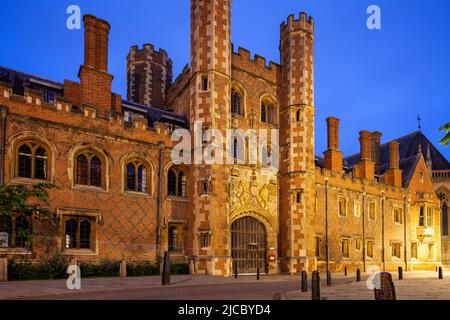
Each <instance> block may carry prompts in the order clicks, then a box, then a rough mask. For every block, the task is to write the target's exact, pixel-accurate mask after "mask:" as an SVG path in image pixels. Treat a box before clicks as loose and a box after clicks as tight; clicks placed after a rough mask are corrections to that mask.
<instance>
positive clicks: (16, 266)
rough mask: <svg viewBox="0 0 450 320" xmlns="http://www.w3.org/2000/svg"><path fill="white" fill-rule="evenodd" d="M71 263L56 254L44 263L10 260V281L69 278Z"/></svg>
mask: <svg viewBox="0 0 450 320" xmlns="http://www.w3.org/2000/svg"><path fill="white" fill-rule="evenodd" d="M68 266H69V262H68V261H67V259H65V258H64V257H63V256H62V255H60V254H56V255H55V256H53V257H52V258H51V259H49V260H47V261H44V262H43V263H31V262H27V261H18V262H17V261H14V260H8V279H9V281H23V280H47V279H64V278H67V274H66V271H67V267H68Z"/></svg>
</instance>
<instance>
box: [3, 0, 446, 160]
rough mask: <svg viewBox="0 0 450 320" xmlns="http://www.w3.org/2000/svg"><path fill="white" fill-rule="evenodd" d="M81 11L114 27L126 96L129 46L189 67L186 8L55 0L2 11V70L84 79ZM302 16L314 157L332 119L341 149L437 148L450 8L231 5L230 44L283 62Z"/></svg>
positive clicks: (117, 67) (268, 1) (440, 2)
mask: <svg viewBox="0 0 450 320" xmlns="http://www.w3.org/2000/svg"><path fill="white" fill-rule="evenodd" d="M71 4H76V5H79V6H80V8H81V11H82V14H86V13H90V14H94V15H96V16H98V17H100V18H103V19H106V20H107V21H109V22H110V24H111V26H112V29H111V33H110V45H109V50H110V54H109V71H110V73H112V74H113V75H114V81H113V90H114V91H115V92H117V93H120V94H122V95H123V97H126V73H125V72H126V55H127V53H128V50H129V48H130V46H132V45H139V46H141V45H142V44H144V43H152V44H154V45H155V46H156V47H157V48H159V47H161V48H164V49H166V51H167V52H168V53H169V55H170V56H171V58H172V60H173V61H174V74H175V75H177V74H178V73H179V72H180V71H181V69H182V68H183V66H184V65H185V64H187V63H188V62H189V51H190V48H189V45H190V41H189V32H190V28H189V23H190V21H189V13H190V10H189V7H190V2H189V1H188V0H165V1H153V0H139V1H119V0H108V1H106V0H102V1H99V0H95V1H94V0H83V1H78V0H74V1H73V0H71V1H66V0H58V1H49V0H48V1H35V0H33V1H32V0H18V1H1V2H0V12H1V19H0V39H1V41H2V46H1V50H0V65H1V66H4V67H9V68H12V69H16V70H19V71H23V72H27V73H31V74H35V75H38V76H42V77H45V78H49V79H52V80H55V81H60V82H62V81H63V80H64V79H65V78H67V79H72V80H77V74H78V69H79V66H80V65H81V64H82V62H83V31H82V30H69V29H67V28H66V19H67V17H68V15H67V14H66V9H67V7H68V6H69V5H71ZM371 4H376V5H378V6H380V8H381V14H382V16H381V18H382V29H381V30H374V31H373V30H369V29H368V28H367V27H366V20H367V18H368V14H366V9H367V7H368V6H369V5H371ZM301 11H305V12H307V13H308V14H310V15H312V16H313V17H314V19H315V22H316V45H315V89H316V154H318V155H321V154H322V152H323V151H325V149H326V123H325V119H326V117H328V116H331V115H333V116H336V117H338V118H340V119H341V149H342V151H343V152H344V153H345V155H346V156H347V155H350V154H352V153H355V152H357V151H358V150H359V142H358V132H359V131H361V130H370V131H375V130H377V131H380V132H382V133H383V138H382V141H383V142H388V141H390V140H392V139H395V138H398V137H400V136H403V135H405V134H408V133H411V132H413V131H416V130H417V127H418V124H417V120H416V118H417V115H418V114H420V115H421V117H422V119H423V120H422V127H423V132H424V133H425V135H426V136H427V137H428V138H429V139H430V140H431V141H432V142H433V143H434V144H435V145H436V146H438V148H439V149H440V151H441V152H442V153H443V154H444V156H446V157H447V159H450V148H444V147H443V146H439V145H438V140H439V139H440V138H441V137H442V136H443V134H442V133H440V132H439V131H438V128H439V127H440V126H441V125H442V124H444V123H446V122H449V121H450V90H449V89H450V19H449V13H450V1H448V0H430V1H425V0H408V1H403V0H395V1H392V0H371V1H365V0H294V1H293V0H234V1H233V8H232V38H233V39H232V40H233V43H234V45H235V48H236V49H237V47H239V46H241V47H244V48H246V49H248V50H250V51H251V52H252V54H255V53H256V54H259V55H261V56H263V57H266V58H267V60H273V61H275V62H279V51H278V45H279V25H280V23H281V22H282V21H283V20H284V19H286V18H287V16H288V15H289V14H292V13H295V14H297V15H298V13H299V12H301Z"/></svg>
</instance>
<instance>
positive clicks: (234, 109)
mask: <svg viewBox="0 0 450 320" xmlns="http://www.w3.org/2000/svg"><path fill="white" fill-rule="evenodd" d="M231 113H233V114H239V115H241V114H242V110H241V95H240V94H239V92H237V91H236V90H234V89H233V90H232V91H231Z"/></svg>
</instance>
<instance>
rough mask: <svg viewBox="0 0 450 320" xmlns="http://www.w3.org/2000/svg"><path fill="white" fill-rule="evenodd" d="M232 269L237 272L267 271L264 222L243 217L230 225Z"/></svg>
mask: <svg viewBox="0 0 450 320" xmlns="http://www.w3.org/2000/svg"><path fill="white" fill-rule="evenodd" d="M231 256H232V258H233V269H234V267H235V266H237V268H238V271H239V273H256V271H257V265H258V264H259V268H260V271H261V272H267V234H266V228H265V227H264V224H263V223H262V222H260V221H258V220H257V219H255V218H253V217H249V216H247V217H243V218H240V219H238V220H236V221H235V222H233V224H232V225H231Z"/></svg>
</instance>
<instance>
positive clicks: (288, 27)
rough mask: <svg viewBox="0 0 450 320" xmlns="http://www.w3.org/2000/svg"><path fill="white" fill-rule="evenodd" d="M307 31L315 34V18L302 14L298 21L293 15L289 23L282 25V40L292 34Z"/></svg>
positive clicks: (288, 19) (289, 18)
mask: <svg viewBox="0 0 450 320" xmlns="http://www.w3.org/2000/svg"><path fill="white" fill-rule="evenodd" d="M295 31H305V32H308V33H311V34H314V18H313V17H311V16H309V17H308V15H307V14H306V13H305V12H301V13H300V16H299V18H298V19H296V17H295V15H294V14H291V15H290V16H289V17H288V18H287V21H283V22H282V23H281V25H280V33H281V39H283V38H284V37H285V36H287V35H288V34H289V33H290V32H295Z"/></svg>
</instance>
